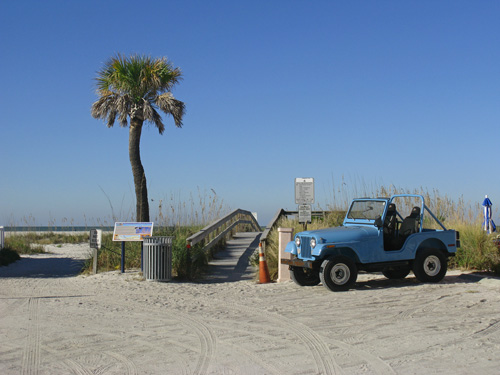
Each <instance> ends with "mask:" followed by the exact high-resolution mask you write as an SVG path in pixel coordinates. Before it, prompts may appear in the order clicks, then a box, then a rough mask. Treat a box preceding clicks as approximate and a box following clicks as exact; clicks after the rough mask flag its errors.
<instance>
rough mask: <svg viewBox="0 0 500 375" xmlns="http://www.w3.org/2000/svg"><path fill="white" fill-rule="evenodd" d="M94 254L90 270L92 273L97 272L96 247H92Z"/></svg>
mask: <svg viewBox="0 0 500 375" xmlns="http://www.w3.org/2000/svg"><path fill="white" fill-rule="evenodd" d="M92 250H93V255H94V264H93V265H92V272H93V273H94V275H96V274H97V249H92Z"/></svg>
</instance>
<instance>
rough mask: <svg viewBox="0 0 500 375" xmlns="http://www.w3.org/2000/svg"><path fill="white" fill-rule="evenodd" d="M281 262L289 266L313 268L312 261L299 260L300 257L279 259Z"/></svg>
mask: <svg viewBox="0 0 500 375" xmlns="http://www.w3.org/2000/svg"><path fill="white" fill-rule="evenodd" d="M281 264H287V265H289V266H290V267H302V268H311V269H312V268H313V262H312V261H310V260H300V259H297V258H295V259H281Z"/></svg>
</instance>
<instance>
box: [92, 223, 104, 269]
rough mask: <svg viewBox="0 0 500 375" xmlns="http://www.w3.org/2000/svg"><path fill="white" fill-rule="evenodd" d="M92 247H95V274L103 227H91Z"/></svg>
mask: <svg viewBox="0 0 500 375" xmlns="http://www.w3.org/2000/svg"><path fill="white" fill-rule="evenodd" d="M89 237H90V248H91V249H93V257H94V264H93V267H92V271H93V272H94V275H95V274H96V273H97V252H98V250H99V249H100V248H101V243H102V230H101V229H91V230H90V236H89Z"/></svg>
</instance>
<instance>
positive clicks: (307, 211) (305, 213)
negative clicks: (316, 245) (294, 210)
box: [299, 204, 312, 223]
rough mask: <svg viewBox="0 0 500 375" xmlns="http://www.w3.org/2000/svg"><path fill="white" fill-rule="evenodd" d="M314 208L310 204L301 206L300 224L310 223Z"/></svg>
mask: <svg viewBox="0 0 500 375" xmlns="http://www.w3.org/2000/svg"><path fill="white" fill-rule="evenodd" d="M311 217H312V208H311V205H310V204H299V223H310V222H311Z"/></svg>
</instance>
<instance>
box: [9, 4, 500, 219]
mask: <svg viewBox="0 0 500 375" xmlns="http://www.w3.org/2000/svg"><path fill="white" fill-rule="evenodd" d="M499 19H500V2H499V1H488V0H484V1H459V0H458V1H457V0H452V1H446V0H443V1H433V0H419V1H401V0H394V1H389V0H381V1H356V0H355V1H334V0H328V1H320V0H316V1H314V0H313V1H298V0H287V1H284V0H283V1H280V0H274V1H263V0H253V1H233V0H214V1H190V0H187V1H169V0H161V1H148V0H143V1H141V2H137V1H128V0H120V1H114V0H112V1H101V0H99V1H97V0H85V1H66V0H60V1H52V0H48V1H38V0H37V1H23V0H20V1H3V2H1V4H0V82H1V90H0V114H1V117H0V140H1V144H0V157H1V167H0V170H1V176H0V225H9V224H11V223H14V224H18V225H22V224H23V221H25V220H28V221H31V222H36V223H37V224H39V225H47V223H48V222H49V221H52V222H57V223H59V224H60V223H64V222H66V223H68V222H72V223H74V224H75V225H76V224H82V223H83V222H84V221H85V220H87V221H88V222H91V221H92V220H105V218H107V220H109V218H110V216H111V213H110V205H109V202H108V198H107V197H109V200H110V201H111V203H112V205H113V206H114V209H115V214H118V215H119V216H121V218H122V219H123V220H126V219H130V218H131V214H130V212H131V211H133V209H134V205H135V195H134V188H133V179H132V172H131V168H130V163H129V159H128V128H120V127H119V126H118V124H116V125H115V127H113V128H111V129H108V128H107V127H106V126H105V125H104V123H103V122H102V121H100V120H95V119H93V118H92V117H91V115H90V107H91V105H92V103H93V102H94V101H95V100H96V99H97V96H96V94H95V81H94V78H95V76H96V72H97V71H98V70H99V69H100V68H101V67H102V64H103V63H104V62H105V61H106V60H107V59H108V58H109V57H111V56H113V55H115V54H116V53H122V54H125V55H129V54H134V53H137V54H146V55H151V56H153V57H162V56H166V57H168V58H169V59H170V60H171V61H172V62H173V64H174V65H175V66H178V67H180V69H181V70H182V72H183V77H184V79H183V81H182V82H181V83H180V84H179V85H178V86H177V87H176V88H175V89H174V91H173V94H174V96H175V97H176V98H177V99H179V100H182V101H184V102H185V103H186V108H187V113H186V116H185V118H184V127H183V128H182V129H177V128H175V126H174V124H173V120H172V118H166V117H164V120H165V121H164V122H165V125H166V130H165V133H164V134H163V135H161V136H160V135H159V134H158V132H157V130H155V128H154V127H153V126H147V128H146V129H145V131H143V136H142V141H141V149H142V161H143V164H144V167H145V170H146V176H147V179H148V186H149V196H150V198H151V199H153V200H154V201H152V202H151V211H152V213H151V216H152V219H153V218H154V217H155V215H157V213H156V212H155V210H157V202H158V201H159V200H160V199H162V200H164V201H167V200H168V199H170V197H172V196H175V197H176V198H175V199H177V200H179V201H189V200H190V199H191V198H190V194H192V195H193V196H194V197H195V199H198V197H199V195H200V193H198V190H200V191H201V195H205V196H206V195H210V194H213V193H212V189H213V191H215V192H216V194H217V198H218V199H219V200H221V201H223V202H224V204H226V205H227V206H228V207H230V208H232V209H236V208H242V209H246V210H250V211H256V212H257V213H258V215H259V222H260V223H261V224H266V223H267V222H268V221H269V220H270V218H271V217H272V216H273V214H274V213H275V212H276V210H278V209H279V208H285V209H296V205H295V201H294V179H295V177H314V179H315V192H316V202H317V203H319V204H321V205H326V204H328V203H332V202H330V201H329V200H330V199H331V196H332V194H331V190H332V189H336V188H337V187H338V185H339V183H340V184H341V180H342V176H344V178H345V181H346V183H347V184H352V185H358V187H359V185H368V186H375V185H377V186H378V185H385V186H389V185H391V184H393V185H395V186H398V187H402V188H407V189H413V188H418V187H423V188H424V189H428V190H431V191H432V190H433V189H437V190H439V192H440V193H441V194H443V195H447V196H449V197H451V198H459V197H461V196H463V197H464V198H465V200H466V201H482V199H483V198H484V195H485V194H488V195H489V197H490V198H491V200H492V201H493V204H494V206H493V209H494V211H496V210H495V208H496V207H500V206H498V205H500V194H499V193H500V191H499V189H500V174H499V173H498V149H499V142H500V138H499V137H498V134H499V132H498V126H499V122H500V121H499V120H500V22H499ZM339 181H340V182H339ZM106 195H107V197H106ZM494 216H497V213H495V214H494Z"/></svg>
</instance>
